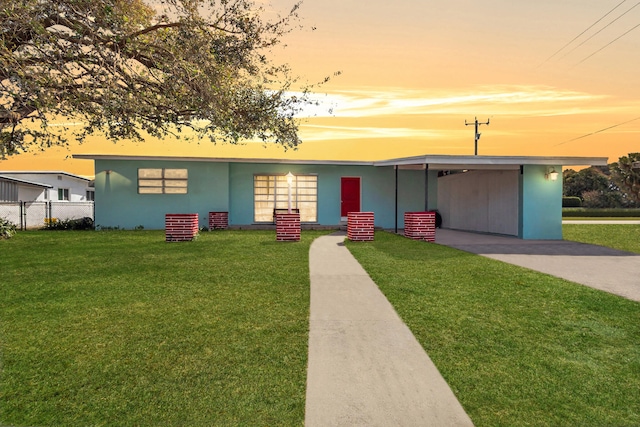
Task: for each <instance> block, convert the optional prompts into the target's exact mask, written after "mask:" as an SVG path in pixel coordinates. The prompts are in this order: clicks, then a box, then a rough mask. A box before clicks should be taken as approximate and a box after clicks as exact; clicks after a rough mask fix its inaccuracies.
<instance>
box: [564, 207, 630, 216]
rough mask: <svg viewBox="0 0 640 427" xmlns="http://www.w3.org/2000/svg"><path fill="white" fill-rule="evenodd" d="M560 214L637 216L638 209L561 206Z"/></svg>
mask: <svg viewBox="0 0 640 427" xmlns="http://www.w3.org/2000/svg"><path fill="white" fill-rule="evenodd" d="M562 216H563V217H565V218H570V217H593V218H598V217H614V218H615V217H618V218H619V217H638V218H640V209H614V208H604V209H598V208H563V209H562Z"/></svg>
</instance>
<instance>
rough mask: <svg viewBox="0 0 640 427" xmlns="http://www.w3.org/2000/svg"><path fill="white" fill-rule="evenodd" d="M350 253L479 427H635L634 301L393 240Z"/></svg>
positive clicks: (638, 341) (384, 237) (638, 385)
mask: <svg viewBox="0 0 640 427" xmlns="http://www.w3.org/2000/svg"><path fill="white" fill-rule="evenodd" d="M580 227H584V226H580ZM347 246H348V248H349V250H350V251H351V252H352V253H353V254H354V255H355V257H356V258H357V259H358V260H359V261H360V262H361V264H362V265H363V266H364V268H365V269H366V270H367V272H368V273H369V274H370V275H371V277H372V278H373V280H374V281H375V282H376V283H377V284H378V286H379V287H380V288H381V290H382V291H383V292H384V294H385V295H386V296H387V298H388V299H389V301H390V302H391V303H392V304H393V306H394V307H395V309H396V310H397V311H398V313H399V315H400V316H401V317H402V319H403V320H404V321H405V322H406V323H407V325H408V326H409V328H410V329H411V330H412V331H413V333H414V334H415V336H416V338H417V339H418V341H420V343H421V344H422V345H423V347H424V348H425V349H426V351H427V353H428V354H429V356H430V357H431V358H432V360H433V361H434V362H435V364H436V366H437V367H438V369H439V370H440V371H441V372H442V374H443V376H444V377H445V379H446V380H447V382H448V383H449V385H450V386H451V387H452V389H453V391H454V392H455V394H456V395H457V396H458V398H459V400H460V401H461V403H462V405H463V406H464V408H465V410H466V411H467V413H468V414H469V416H470V417H471V419H472V420H473V422H474V423H475V425H476V426H578V425H579V426H637V425H640V399H638V396H640V304H638V303H637V302H633V301H629V300H625V299H623V298H620V297H617V296H614V295H610V294H607V293H605V292H601V291H597V290H594V289H591V288H588V287H584V286H580V285H577V284H573V283H570V282H567V281H564V280H562V279H558V278H554V277H551V276H548V275H544V274H541V273H537V272H533V271H531V270H527V269H524V268H520V267H517V266H514V265H509V264H505V263H502V262H499V261H495V260H491V259H488V258H484V257H481V256H477V255H473V254H469V253H465V252H462V251H458V250H455V249H452V248H448V247H443V246H440V245H435V244H428V243H424V242H416V241H411V240H408V239H405V238H403V237H400V236H396V235H393V234H390V233H384V232H380V233H377V234H376V236H375V241H374V242H371V243H367V244H361V243H351V242H347Z"/></svg>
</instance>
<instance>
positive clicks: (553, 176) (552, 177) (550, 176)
mask: <svg viewBox="0 0 640 427" xmlns="http://www.w3.org/2000/svg"><path fill="white" fill-rule="evenodd" d="M558 175H559V173H558V172H556V170H555V168H551V169H549V171H548V172H547V173H546V174H545V175H544V177H545V178H546V179H547V181H557V180H558Z"/></svg>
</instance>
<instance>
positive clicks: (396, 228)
mask: <svg viewBox="0 0 640 427" xmlns="http://www.w3.org/2000/svg"><path fill="white" fill-rule="evenodd" d="M394 167H395V169H396V216H395V218H396V223H395V224H396V225H395V229H394V230H395V233H396V234H398V165H395V166H394Z"/></svg>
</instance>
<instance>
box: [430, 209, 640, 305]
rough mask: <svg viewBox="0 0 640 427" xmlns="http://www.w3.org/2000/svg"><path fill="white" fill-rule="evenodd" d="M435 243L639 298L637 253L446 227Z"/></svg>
mask: <svg viewBox="0 0 640 427" xmlns="http://www.w3.org/2000/svg"><path fill="white" fill-rule="evenodd" d="M582 223H584V222H582V221H581V224H582ZM436 243H439V244H441V245H446V246H451V247H454V248H456V249H461V250H463V251H467V252H472V253H475V254H478V255H483V256H486V257H488V258H493V259H497V260H500V261H503V262H507V263H510V264H515V265H519V266H521V267H526V268H529V269H531V270H536V271H540V272H543V273H547V274H550V275H552V276H556V277H561V278H563V279H567V280H570V281H572V282H576V283H580V284H583V285H586V286H590V287H592V288H595V289H600V290H602V291H606V292H610V293H612V294H616V295H619V296H622V297H625V298H628V299H631V300H634V301H640V255H638V254H635V253H631V252H624V251H619V250H616V249H611V248H606V247H603V246H597V245H588V244H585V243H578V242H571V241H567V240H522V239H518V238H515V237H508V236H495V235H489V234H478V233H469V232H464V231H455V230H447V229H438V230H437V231H436Z"/></svg>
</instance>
